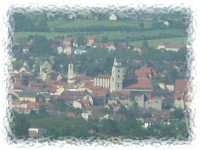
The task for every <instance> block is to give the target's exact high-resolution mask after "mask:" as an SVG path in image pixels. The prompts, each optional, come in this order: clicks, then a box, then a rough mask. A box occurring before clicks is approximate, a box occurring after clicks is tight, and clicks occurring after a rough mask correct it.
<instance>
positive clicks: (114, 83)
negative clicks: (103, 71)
mask: <svg viewBox="0 0 200 150" xmlns="http://www.w3.org/2000/svg"><path fill="white" fill-rule="evenodd" d="M124 75H125V68H123V67H122V64H121V63H120V62H117V60H116V58H115V60H114V64H113V67H112V75H111V81H110V92H114V91H121V90H122V89H123V80H124Z"/></svg>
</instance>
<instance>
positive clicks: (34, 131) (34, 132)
mask: <svg viewBox="0 0 200 150" xmlns="http://www.w3.org/2000/svg"><path fill="white" fill-rule="evenodd" d="M28 134H29V137H31V138H40V137H44V136H45V135H46V134H47V129H43V128H29V129H28Z"/></svg>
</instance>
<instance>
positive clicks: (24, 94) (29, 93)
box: [19, 91, 37, 97]
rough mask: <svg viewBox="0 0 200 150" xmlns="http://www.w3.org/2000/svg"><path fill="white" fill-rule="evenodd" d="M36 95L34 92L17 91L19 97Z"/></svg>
mask: <svg viewBox="0 0 200 150" xmlns="http://www.w3.org/2000/svg"><path fill="white" fill-rule="evenodd" d="M36 96H37V93H35V92H24V91H22V92H20V93H19V97H36Z"/></svg>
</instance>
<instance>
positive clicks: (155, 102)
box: [146, 97, 163, 110]
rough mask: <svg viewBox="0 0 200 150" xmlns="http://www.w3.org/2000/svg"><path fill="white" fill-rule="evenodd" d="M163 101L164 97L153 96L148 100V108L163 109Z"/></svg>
mask: <svg viewBox="0 0 200 150" xmlns="http://www.w3.org/2000/svg"><path fill="white" fill-rule="evenodd" d="M162 103H163V97H153V98H152V99H151V100H149V101H148V102H147V104H146V108H147V109H149V108H152V109H156V110H162Z"/></svg>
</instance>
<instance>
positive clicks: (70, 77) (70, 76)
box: [67, 63, 76, 84]
mask: <svg viewBox="0 0 200 150" xmlns="http://www.w3.org/2000/svg"><path fill="white" fill-rule="evenodd" d="M75 76H76V75H75V73H74V66H73V64H72V63H70V64H69V65H68V74H67V82H68V83H69V84H70V83H74V82H75V80H74V77H75Z"/></svg>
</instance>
